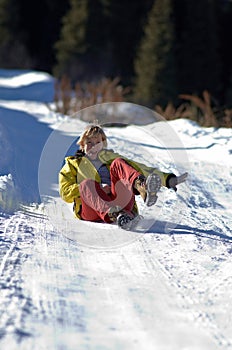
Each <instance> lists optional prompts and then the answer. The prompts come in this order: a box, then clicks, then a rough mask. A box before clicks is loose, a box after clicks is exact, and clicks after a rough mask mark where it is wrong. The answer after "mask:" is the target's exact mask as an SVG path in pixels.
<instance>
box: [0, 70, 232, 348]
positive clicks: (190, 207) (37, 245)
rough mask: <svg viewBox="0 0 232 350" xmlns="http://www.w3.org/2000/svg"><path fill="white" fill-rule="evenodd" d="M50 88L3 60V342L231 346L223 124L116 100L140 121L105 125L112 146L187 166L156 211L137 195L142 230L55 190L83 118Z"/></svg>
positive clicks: (227, 145) (230, 159)
mask: <svg viewBox="0 0 232 350" xmlns="http://www.w3.org/2000/svg"><path fill="white" fill-rule="evenodd" d="M52 98H53V79H52V77H50V76H49V75H47V74H45V73H41V72H33V71H24V72H23V71H7V70H0V151H1V155H0V208H1V209H0V211H1V214H0V283H1V290H0V301H1V306H0V348H1V349H3V350H5V349H12V350H14V349H17V350H18V349H22V350H27V349H28V350H32V349H35V350H45V349H49V350H53V349H62V350H63V349H65V350H66V349H67V350H69V349H75V350H76V349H81V350H82V349H93V350H95V349H98V350H116V349H120V350H121V349H126V350H127V349H132V350H133V349H135V350H137V349H138V350H141V349H142V350H143V349H144V350H147V349H148V350H149V349H151V350H153V349H157V350H177V349H178V350H180V349H181V350H187V349H188V350H206V349H207V350H214V349H223V350H224V349H232V335H231V334H232V326H231V319H232V309H231V304H232V272H231V253H232V232H231V228H232V219H231V213H232V204H231V193H232V185H231V184H232V170H231V165H232V130H231V129H214V128H207V129H203V128H201V127H199V126H198V125H197V124H195V123H193V122H190V121H188V120H176V121H172V122H165V121H159V122H155V117H154V120H153V119H152V118H151V115H152V114H151V115H150V116H149V118H151V121H150V123H149V124H147V119H146V125H144V126H142V125H141V118H142V116H143V113H144V115H147V113H146V112H147V111H146V109H143V108H141V106H139V108H137V106H135V105H131V104H120V110H124V111H126V113H129V114H130V118H129V120H130V121H131V120H132V119H134V121H135V123H136V124H137V125H135V124H134V125H128V126H125V127H123V128H117V127H115V128H112V127H111V128H110V127H106V128H105V131H106V133H107V135H108V138H109V146H110V147H111V148H114V149H115V150H117V151H118V152H119V153H121V154H123V155H125V156H128V157H130V158H133V159H136V160H138V161H140V162H144V163H146V164H148V165H156V166H158V167H159V168H160V169H162V170H164V171H166V170H168V171H169V170H170V171H173V172H175V173H176V174H180V173H182V172H183V171H188V172H189V174H190V176H189V179H188V181H187V182H186V184H182V185H180V186H179V190H178V193H174V192H172V191H170V190H167V189H163V190H162V191H161V193H160V195H159V200H158V202H157V205H156V206H155V207H153V208H152V209H150V210H147V209H146V208H145V207H144V205H143V204H142V203H141V202H140V201H139V207H140V211H141V213H142V214H144V216H145V218H146V219H147V221H146V229H145V228H144V227H142V228H141V230H140V232H136V233H133V232H124V231H122V230H121V231H120V230H118V229H116V228H115V227H113V226H112V225H102V224H88V223H81V222H79V221H77V220H75V219H74V218H73V216H72V213H71V210H70V208H69V207H68V206H67V205H66V204H65V203H64V202H62V201H61V200H60V198H59V195H58V191H57V173H58V171H59V169H60V167H61V166H62V163H63V158H64V156H65V155H66V154H70V153H71V154H72V153H73V152H74V150H75V141H76V139H77V137H78V136H79V135H80V133H81V131H82V130H83V128H84V126H85V125H86V124H85V122H83V121H80V120H79V119H78V118H77V119H70V118H67V117H64V116H57V115H55V114H54V113H52V112H51V111H49V110H48V108H47V107H46V104H45V102H46V103H52ZM111 107H112V106H111ZM93 108H94V107H93ZM138 111H139V112H138ZM87 112H88V111H87ZM91 115H94V110H92V109H91ZM138 120H139V122H138ZM100 121H102V122H104V120H100ZM112 121H113V122H117V118H116V117H114V119H113V120H112ZM107 122H108V119H107ZM41 199H42V201H43V203H45V205H44V204H43V203H41ZM93 225H95V226H93ZM101 225H102V226H101ZM67 237H69V238H73V239H74V241H72V240H70V239H68V238H67Z"/></svg>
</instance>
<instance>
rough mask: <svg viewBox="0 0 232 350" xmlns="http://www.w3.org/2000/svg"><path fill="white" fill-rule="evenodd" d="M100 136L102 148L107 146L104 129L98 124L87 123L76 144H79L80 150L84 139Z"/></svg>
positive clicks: (83, 144) (82, 147)
mask: <svg viewBox="0 0 232 350" xmlns="http://www.w3.org/2000/svg"><path fill="white" fill-rule="evenodd" d="M97 135H101V136H102V141H103V146H104V148H106V147H107V138H106V134H105V132H104V130H103V129H102V128H101V127H100V126H99V125H94V124H93V125H88V126H87V127H86V129H85V131H84V132H83V134H82V135H81V136H80V139H79V140H78V142H77V144H78V145H80V148H81V150H83V149H84V146H85V141H86V139H87V138H89V137H92V136H97Z"/></svg>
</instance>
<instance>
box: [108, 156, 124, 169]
mask: <svg viewBox="0 0 232 350" xmlns="http://www.w3.org/2000/svg"><path fill="white" fill-rule="evenodd" d="M124 163H125V161H124V160H123V159H122V158H115V159H114V160H113V162H112V163H111V166H110V167H111V168H114V167H115V166H117V165H121V164H124Z"/></svg>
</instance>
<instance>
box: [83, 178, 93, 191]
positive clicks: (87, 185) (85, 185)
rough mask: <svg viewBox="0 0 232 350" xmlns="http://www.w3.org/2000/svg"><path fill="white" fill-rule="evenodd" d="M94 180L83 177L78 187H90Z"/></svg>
mask: <svg viewBox="0 0 232 350" xmlns="http://www.w3.org/2000/svg"><path fill="white" fill-rule="evenodd" d="M94 183H95V181H94V180H92V179H84V180H83V181H82V182H81V183H80V185H79V189H80V190H82V189H83V188H89V187H92V186H93V185H94Z"/></svg>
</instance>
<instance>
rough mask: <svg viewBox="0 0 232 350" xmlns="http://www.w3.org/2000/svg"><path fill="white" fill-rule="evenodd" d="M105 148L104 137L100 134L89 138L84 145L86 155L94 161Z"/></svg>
mask: <svg viewBox="0 0 232 350" xmlns="http://www.w3.org/2000/svg"><path fill="white" fill-rule="evenodd" d="M102 148H103V142H102V136H101V135H100V134H98V135H95V136H92V137H87V138H86V140H85V144H84V152H85V154H86V155H87V156H88V157H89V158H90V159H92V160H94V159H96V158H97V156H98V153H99V152H100V151H101V150H102Z"/></svg>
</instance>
